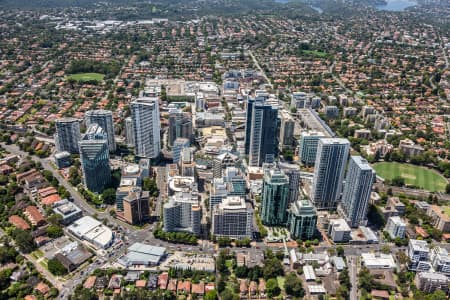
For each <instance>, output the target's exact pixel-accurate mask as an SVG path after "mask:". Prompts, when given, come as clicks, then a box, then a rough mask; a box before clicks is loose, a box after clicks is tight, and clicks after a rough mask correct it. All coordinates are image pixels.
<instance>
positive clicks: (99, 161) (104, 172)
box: [55, 110, 116, 193]
mask: <svg viewBox="0 0 450 300" xmlns="http://www.w3.org/2000/svg"><path fill="white" fill-rule="evenodd" d="M85 124H86V127H87V129H86V132H85V133H84V134H83V135H81V132H80V121H79V120H78V119H75V118H62V119H58V120H56V121H55V127H56V132H55V144H56V150H57V152H58V153H70V154H80V159H81V168H82V171H83V182H84V185H85V186H86V188H88V189H89V190H91V191H93V192H97V193H101V192H102V191H103V189H104V188H105V187H106V186H108V185H109V184H110V182H111V169H110V165H109V153H110V152H114V151H115V150H116V142H115V138H114V123H113V117H112V112H111V111H108V110H90V111H87V112H86V115H85Z"/></svg>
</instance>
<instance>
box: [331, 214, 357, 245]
mask: <svg viewBox="0 0 450 300" xmlns="http://www.w3.org/2000/svg"><path fill="white" fill-rule="evenodd" d="M351 232H352V230H351V228H350V227H349V226H348V224H347V222H346V221H345V220H344V219H332V220H330V225H329V226H328V235H329V236H330V237H331V239H332V240H333V242H338V243H340V242H348V241H350V234H351Z"/></svg>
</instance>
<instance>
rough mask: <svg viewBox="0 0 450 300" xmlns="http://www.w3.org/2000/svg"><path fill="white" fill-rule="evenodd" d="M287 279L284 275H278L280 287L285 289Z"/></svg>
mask: <svg viewBox="0 0 450 300" xmlns="http://www.w3.org/2000/svg"><path fill="white" fill-rule="evenodd" d="M285 281H286V279H285V278H284V277H283V276H278V277H277V282H278V286H279V287H280V289H282V290H284V282H285Z"/></svg>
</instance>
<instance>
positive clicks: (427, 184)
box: [373, 162, 448, 192]
mask: <svg viewBox="0 0 450 300" xmlns="http://www.w3.org/2000/svg"><path fill="white" fill-rule="evenodd" d="M373 168H374V169H375V171H376V172H377V175H378V176H380V177H381V178H384V179H389V180H390V179H393V178H395V177H402V178H404V179H405V182H406V184H409V185H414V186H418V187H420V188H422V189H424V190H427V191H430V192H436V191H440V192H443V191H445V186H446V185H447V183H448V180H447V179H446V178H445V177H444V176H442V175H440V174H439V173H437V172H436V171H434V170H431V169H427V168H424V167H419V166H415V165H411V164H402V163H396V162H381V163H376V164H374V165H373Z"/></svg>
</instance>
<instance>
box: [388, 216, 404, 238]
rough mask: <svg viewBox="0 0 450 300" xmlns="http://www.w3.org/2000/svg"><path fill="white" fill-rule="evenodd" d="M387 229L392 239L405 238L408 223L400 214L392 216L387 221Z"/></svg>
mask: <svg viewBox="0 0 450 300" xmlns="http://www.w3.org/2000/svg"><path fill="white" fill-rule="evenodd" d="M385 231H387V232H388V233H389V236H390V237H391V238H392V239H395V238H401V239H403V238H405V232H406V224H405V222H403V220H402V219H401V218H400V217H398V216H394V217H390V218H389V219H388V221H387V224H386V228H385Z"/></svg>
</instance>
